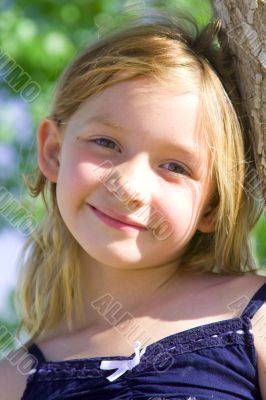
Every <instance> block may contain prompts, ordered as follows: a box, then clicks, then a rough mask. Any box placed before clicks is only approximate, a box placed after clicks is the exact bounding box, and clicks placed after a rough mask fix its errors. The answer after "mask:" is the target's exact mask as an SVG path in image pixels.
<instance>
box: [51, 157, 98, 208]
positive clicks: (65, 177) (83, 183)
mask: <svg viewBox="0 0 266 400" xmlns="http://www.w3.org/2000/svg"><path fill="white" fill-rule="evenodd" d="M88 160H89V161H88ZM98 165H99V162H98V160H97V159H94V158H93V157H88V154H86V157H85V154H84V155H83V154H82V152H81V151H75V150H73V151H65V153H62V158H61V165H60V169H59V175H58V181H57V191H58V195H59V196H61V197H64V198H67V199H68V201H69V202H71V201H72V199H73V201H80V200H83V201H84V200H85V199H84V198H83V199H82V198H81V196H83V197H84V196H85V197H86V196H88V195H89V192H90V190H91V189H92V188H93V187H95V186H96V185H99V183H100V184H101V182H100V181H99V178H98V176H97V174H96V173H95V171H96V170H97V167H98ZM66 196H67V197H66Z"/></svg>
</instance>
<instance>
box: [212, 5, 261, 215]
mask: <svg viewBox="0 0 266 400" xmlns="http://www.w3.org/2000/svg"><path fill="white" fill-rule="evenodd" d="M212 4H213V9H214V14H215V16H216V17H218V18H219V19H220V20H221V23H222V27H223V28H224V32H225V34H226V36H227V39H228V44H229V48H230V50H231V52H232V53H233V54H234V56H235V61H236V72H237V73H236V78H237V81H238V86H239V89H240V92H241V95H242V98H243V99H245V103H244V104H245V108H246V112H247V114H248V116H249V120H250V125H251V130H252V136H253V137H254V143H255V150H256V151H255V152H256V166H257V170H258V173H259V176H260V179H259V180H260V185H261V191H262V198H263V202H264V211H265V212H266V79H265V78H266V0H212Z"/></svg>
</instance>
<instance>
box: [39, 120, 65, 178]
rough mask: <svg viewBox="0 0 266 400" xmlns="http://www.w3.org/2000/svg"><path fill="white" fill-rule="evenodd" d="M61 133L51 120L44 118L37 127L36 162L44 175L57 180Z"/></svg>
mask: <svg viewBox="0 0 266 400" xmlns="http://www.w3.org/2000/svg"><path fill="white" fill-rule="evenodd" d="M61 135H62V133H61V132H60V130H59V129H58V126H57V125H56V123H55V122H54V121H53V120H50V119H44V120H43V121H41V123H40V125H39V128H38V164H39V168H40V170H41V171H42V173H43V174H44V176H45V177H46V178H47V179H48V180H49V181H51V182H57V177H58V172H59V167H60V151H61Z"/></svg>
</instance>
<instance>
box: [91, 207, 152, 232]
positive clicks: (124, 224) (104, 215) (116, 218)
mask: <svg viewBox="0 0 266 400" xmlns="http://www.w3.org/2000/svg"><path fill="white" fill-rule="evenodd" d="M87 205H88V206H89V207H90V208H91V210H92V211H93V212H94V214H96V215H97V216H98V217H99V218H100V219H101V220H102V221H103V222H105V223H106V224H107V225H110V226H113V227H115V228H118V229H123V230H128V229H129V230H138V231H146V230H147V228H146V227H145V226H144V225H141V224H139V223H137V222H133V221H131V220H130V219H129V218H128V217H126V216H121V215H119V214H117V213H115V212H113V211H112V213H111V212H104V211H101V210H99V209H98V208H96V207H94V206H92V205H91V204H88V203H87Z"/></svg>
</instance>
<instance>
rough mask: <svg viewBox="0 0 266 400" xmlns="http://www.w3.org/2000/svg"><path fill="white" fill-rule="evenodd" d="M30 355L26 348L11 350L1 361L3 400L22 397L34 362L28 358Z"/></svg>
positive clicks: (0, 381) (0, 376)
mask: <svg viewBox="0 0 266 400" xmlns="http://www.w3.org/2000/svg"><path fill="white" fill-rule="evenodd" d="M27 357H30V355H29V354H28V353H27V352H26V351H25V350H24V349H22V348H21V349H18V350H16V351H12V352H10V353H9V354H8V355H7V356H6V357H5V358H4V359H3V360H1V361H0V388H1V400H19V399H21V397H22V395H23V393H24V391H25V388H26V383H27V376H28V372H29V370H30V369H31V365H32V364H33V363H31V362H28V361H31V360H26V358H27Z"/></svg>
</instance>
